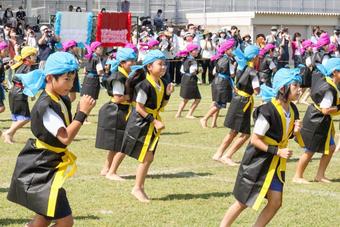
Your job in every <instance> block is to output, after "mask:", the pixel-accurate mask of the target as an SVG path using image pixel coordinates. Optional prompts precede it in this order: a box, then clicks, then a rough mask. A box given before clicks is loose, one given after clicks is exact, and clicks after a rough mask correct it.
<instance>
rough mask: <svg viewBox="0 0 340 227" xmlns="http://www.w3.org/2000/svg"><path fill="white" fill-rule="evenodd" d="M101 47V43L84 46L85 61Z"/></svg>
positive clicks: (96, 42) (95, 42)
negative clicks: (85, 51)
mask: <svg viewBox="0 0 340 227" xmlns="http://www.w3.org/2000/svg"><path fill="white" fill-rule="evenodd" d="M101 45H102V43H101V42H98V41H94V42H92V43H91V45H90V46H88V45H86V50H87V54H86V55H85V57H86V58H87V59H91V58H92V55H93V52H94V51H95V50H96V49H97V47H99V46H101Z"/></svg>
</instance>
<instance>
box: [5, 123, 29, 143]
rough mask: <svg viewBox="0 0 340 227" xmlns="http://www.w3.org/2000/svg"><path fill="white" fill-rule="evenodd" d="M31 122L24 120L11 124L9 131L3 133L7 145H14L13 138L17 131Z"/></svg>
mask: <svg viewBox="0 0 340 227" xmlns="http://www.w3.org/2000/svg"><path fill="white" fill-rule="evenodd" d="M28 122H29V120H24V121H13V122H12V124H11V127H10V128H9V129H7V130H6V131H5V132H4V133H3V137H4V141H5V143H10V144H12V143H13V137H14V134H15V133H16V131H17V130H18V129H20V128H22V127H24V125H25V124H27V123H28Z"/></svg>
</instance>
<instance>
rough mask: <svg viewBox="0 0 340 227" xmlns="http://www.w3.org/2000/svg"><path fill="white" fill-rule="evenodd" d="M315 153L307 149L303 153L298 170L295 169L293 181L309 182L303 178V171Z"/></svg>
mask: <svg viewBox="0 0 340 227" xmlns="http://www.w3.org/2000/svg"><path fill="white" fill-rule="evenodd" d="M313 155H314V152H310V151H306V152H304V153H303V154H302V155H301V157H300V159H299V162H298V164H297V166H296V171H295V175H294V178H293V182H295V183H309V182H308V181H307V180H306V179H304V178H303V173H304V172H305V169H306V167H307V165H308V163H309V162H310V160H311V159H312V157H313Z"/></svg>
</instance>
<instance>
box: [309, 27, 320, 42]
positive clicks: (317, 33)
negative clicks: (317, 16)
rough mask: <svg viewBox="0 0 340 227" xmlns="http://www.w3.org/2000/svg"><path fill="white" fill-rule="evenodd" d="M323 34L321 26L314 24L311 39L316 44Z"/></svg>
mask: <svg viewBox="0 0 340 227" xmlns="http://www.w3.org/2000/svg"><path fill="white" fill-rule="evenodd" d="M320 35H321V29H320V27H319V26H314V27H313V34H312V36H311V37H310V41H312V42H313V43H314V44H317V43H318V40H319V38H320Z"/></svg>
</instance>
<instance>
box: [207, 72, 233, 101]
mask: <svg viewBox="0 0 340 227" xmlns="http://www.w3.org/2000/svg"><path fill="white" fill-rule="evenodd" d="M211 93H212V100H213V101H214V102H216V103H219V104H223V105H226V104H227V103H228V102H231V100H232V98H233V88H232V85H231V84H230V81H229V80H228V79H225V78H222V77H220V76H216V77H215V78H214V80H213V81H212V83H211Z"/></svg>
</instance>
